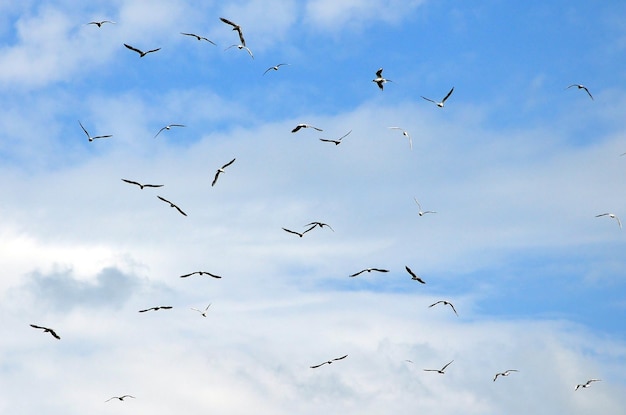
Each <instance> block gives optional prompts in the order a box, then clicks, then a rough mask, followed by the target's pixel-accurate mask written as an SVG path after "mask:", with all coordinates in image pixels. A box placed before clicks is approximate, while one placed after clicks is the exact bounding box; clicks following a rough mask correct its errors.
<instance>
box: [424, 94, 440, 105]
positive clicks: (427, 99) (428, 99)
mask: <svg viewBox="0 0 626 415" xmlns="http://www.w3.org/2000/svg"><path fill="white" fill-rule="evenodd" d="M420 96H421V95H420ZM421 97H422V98H424V99H425V100H426V101H430V102H432V103H435V104H436V103H437V102H436V101H433V100H432V99H430V98H426V97H425V96H421Z"/></svg>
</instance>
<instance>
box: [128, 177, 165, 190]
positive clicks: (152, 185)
mask: <svg viewBox="0 0 626 415" xmlns="http://www.w3.org/2000/svg"><path fill="white" fill-rule="evenodd" d="M122 181H123V182H126V183H130V184H136V185H137V186H139V187H140V188H141V189H142V190H143V188H144V187H163V185H162V184H141V183H137V182H134V181H132V180H128V179H122Z"/></svg>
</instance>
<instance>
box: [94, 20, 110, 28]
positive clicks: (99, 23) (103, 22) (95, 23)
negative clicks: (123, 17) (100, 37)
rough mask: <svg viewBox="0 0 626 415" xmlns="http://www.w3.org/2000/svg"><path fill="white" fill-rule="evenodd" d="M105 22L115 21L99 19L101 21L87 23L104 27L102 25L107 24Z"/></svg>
mask: <svg viewBox="0 0 626 415" xmlns="http://www.w3.org/2000/svg"><path fill="white" fill-rule="evenodd" d="M105 23H111V24H115V22H112V21H110V20H102V21H99V22H89V23H87V24H88V25H90V24H93V25H96V26H98V27H102V25H103V24H105Z"/></svg>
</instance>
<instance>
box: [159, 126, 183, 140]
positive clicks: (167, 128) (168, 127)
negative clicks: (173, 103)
mask: <svg viewBox="0 0 626 415" xmlns="http://www.w3.org/2000/svg"><path fill="white" fill-rule="evenodd" d="M172 127H186V125H183V124H169V125H166V126H165V127H163V128H161V129H160V130H159V132H158V133H156V135H155V136H154V138H157V136H158V135H159V134H161V131H163V130H168V131H169V130H170V129H171V128H172Z"/></svg>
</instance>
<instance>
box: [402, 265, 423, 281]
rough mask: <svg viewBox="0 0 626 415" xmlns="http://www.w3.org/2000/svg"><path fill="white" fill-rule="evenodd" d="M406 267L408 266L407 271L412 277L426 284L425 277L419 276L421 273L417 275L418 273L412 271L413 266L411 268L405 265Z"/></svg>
mask: <svg viewBox="0 0 626 415" xmlns="http://www.w3.org/2000/svg"><path fill="white" fill-rule="evenodd" d="M404 268H406V272H408V273H409V274H410V275H411V279H412V280H414V281H417V282H421V283H422V284H426V281H424V280H423V279H421V278H420V277H419V275H417V274H416V273H414V272H413V271H411V268H409V267H408V266H406V265H405V266H404Z"/></svg>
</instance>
